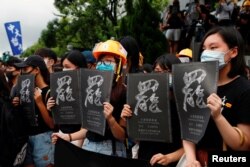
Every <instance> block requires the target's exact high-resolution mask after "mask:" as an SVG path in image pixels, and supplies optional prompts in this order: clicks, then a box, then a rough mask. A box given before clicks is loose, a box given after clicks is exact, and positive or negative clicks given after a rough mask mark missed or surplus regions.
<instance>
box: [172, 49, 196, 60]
mask: <svg viewBox="0 0 250 167" xmlns="http://www.w3.org/2000/svg"><path fill="white" fill-rule="evenodd" d="M176 56H177V57H180V56H187V57H189V58H191V59H192V57H193V56H192V50H191V49H189V48H186V49H182V50H181V51H180V52H179V53H178V54H177V55H176Z"/></svg>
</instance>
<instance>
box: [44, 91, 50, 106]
mask: <svg viewBox="0 0 250 167" xmlns="http://www.w3.org/2000/svg"><path fill="white" fill-rule="evenodd" d="M49 93H50V89H49V90H48V91H47V93H46V95H45V103H47V101H48V98H49V97H48V96H49Z"/></svg>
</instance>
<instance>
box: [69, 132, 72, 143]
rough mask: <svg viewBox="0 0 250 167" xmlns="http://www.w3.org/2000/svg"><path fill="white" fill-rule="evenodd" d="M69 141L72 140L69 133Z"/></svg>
mask: <svg viewBox="0 0 250 167" xmlns="http://www.w3.org/2000/svg"><path fill="white" fill-rule="evenodd" d="M69 141H70V142H71V141H72V137H71V134H70V133H69Z"/></svg>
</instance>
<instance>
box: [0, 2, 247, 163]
mask: <svg viewBox="0 0 250 167" xmlns="http://www.w3.org/2000/svg"><path fill="white" fill-rule="evenodd" d="M225 5H232V7H234V5H235V4H234V3H233V1H223V0H220V1H219V2H218V7H217V8H218V9H217V10H216V15H218V16H213V15H211V14H210V12H211V11H210V9H209V8H208V7H207V6H205V5H201V4H200V3H199V1H197V0H195V1H194V2H193V3H190V4H189V8H188V9H189V10H187V11H185V12H181V11H180V8H179V1H174V2H173V5H170V6H169V7H168V10H167V12H165V13H164V17H163V22H162V23H161V24H160V29H161V31H162V32H163V33H164V34H165V35H166V39H167V42H168V44H169V47H170V48H169V51H166V54H163V55H158V57H157V59H156V60H155V62H154V63H153V64H148V63H142V60H143V56H142V54H141V52H140V48H139V45H138V44H137V41H136V40H135V39H134V38H133V37H131V36H125V37H121V38H119V39H117V40H114V39H112V40H107V41H103V42H100V43H98V44H96V46H95V47H94V48H93V49H92V50H84V51H79V50H70V51H68V52H67V53H65V54H64V55H62V58H60V61H59V59H58V56H57V55H56V53H55V52H54V51H53V50H52V49H49V48H39V49H38V50H36V51H35V52H34V55H30V56H29V57H28V58H27V59H25V60H22V59H20V58H18V57H15V56H11V55H7V56H6V55H5V57H4V58H2V59H1V69H0V107H1V108H0V112H1V113H0V167H11V166H15V167H34V166H36V167H52V166H54V147H55V145H54V144H55V143H56V142H57V140H58V138H61V139H63V140H66V141H68V142H71V143H72V144H74V145H76V146H77V147H80V148H82V149H85V150H88V151H92V152H96V153H100V154H105V155H110V156H119V157H124V158H138V159H143V160H147V161H148V162H149V163H150V164H151V165H152V166H153V165H155V164H159V165H163V166H176V165H177V163H178V162H179V160H180V159H181V158H183V157H184V155H185V157H186V161H185V166H186V167H191V166H195V167H196V166H197V167H200V166H206V165H207V161H208V160H207V159H206V158H205V159H204V157H203V159H201V158H200V155H199V154H198V153H200V152H201V151H208V150H215V151H222V150H225V149H227V150H231V151H232V150H234V151H242V150H245V151H250V131H249V129H250V111H249V108H250V106H249V104H250V103H249V99H250V83H249V80H248V79H249V67H248V66H247V65H246V62H245V59H244V55H246V54H247V53H248V52H247V51H244V50H243V48H244V47H246V48H248V49H249V44H250V43H249V39H250V37H249V33H250V29H249V18H250V13H249V12H250V9H249V7H250V4H249V5H248V4H245V6H244V8H242V9H241V10H239V12H238V14H237V17H236V18H235V19H232V17H231V14H232V13H231V14H229V13H230V12H229V13H228V12H224V14H220V13H221V12H222V11H223V10H226V9H227V8H225V9H223V7H224V6H225ZM219 8H221V9H219ZM228 8H229V7H228ZM230 9H231V7H230ZM232 11H233V9H232V10H231V12H232ZM226 14H228V17H226V16H225V15H226ZM222 15H223V16H222ZM192 39H195V41H196V42H200V43H201V48H200V51H199V57H198V61H201V62H206V61H211V60H217V61H218V62H219V78H218V83H217V86H218V91H217V93H213V94H211V95H210V96H209V97H208V98H207V100H206V102H207V107H208V108H209V109H210V110H211V118H210V121H209V124H208V128H207V130H206V134H205V136H204V137H203V139H202V140H201V141H200V142H199V143H198V144H197V145H195V144H194V143H192V142H190V141H187V140H183V139H182V138H181V130H180V123H179V118H178V114H177V108H176V102H175V98H174V91H173V88H172V87H173V83H172V75H171V74H172V65H173V64H179V63H190V62H193V61H194V60H193V57H192V56H193V54H192V50H191V48H190V42H191V40H192ZM167 52H169V53H167ZM60 57H61V56H60ZM58 62H59V63H58ZM80 68H88V69H96V70H100V71H105V70H106V71H107V70H108V71H113V73H114V76H113V81H112V83H113V84H112V91H111V97H110V102H108V101H107V102H104V103H103V114H104V116H105V119H106V122H107V127H106V129H105V134H104V136H102V135H100V134H97V133H95V132H92V131H89V130H88V129H85V128H83V127H81V125H80V124H75V125H65V124H61V125H57V124H55V123H54V121H53V115H52V113H51V109H52V108H53V106H55V99H53V97H50V85H51V84H53V83H50V75H51V73H55V72H58V71H68V70H78V69H80ZM152 72H153V73H168V74H169V75H168V76H169V86H170V93H169V100H170V111H171V120H172V122H171V126H172V127H174V130H173V134H172V135H173V143H162V142H151V141H134V140H132V139H131V138H129V136H128V135H127V129H126V128H127V127H126V125H127V119H129V118H130V117H132V116H133V112H132V109H131V107H130V106H129V104H127V103H126V90H127V87H126V84H127V75H128V74H131V73H145V75H147V73H152ZM27 74H32V75H34V76H35V79H34V80H35V81H34V83H35V88H34V97H33V98H34V100H35V109H34V111H35V112H34V113H35V114H36V118H37V119H36V120H35V122H33V125H32V126H31V125H30V124H28V122H27V120H26V118H25V117H24V114H22V112H21V111H22V104H21V103H20V98H19V97H18V87H17V83H18V77H20V76H22V75H27ZM235 90H237V91H235ZM225 97H227V98H228V99H227V100H229V101H230V103H231V106H224V105H222V104H223V103H224V101H223V98H225ZM203 155H204V154H203Z"/></svg>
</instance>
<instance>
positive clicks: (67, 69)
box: [62, 68, 74, 71]
mask: <svg viewBox="0 0 250 167" xmlns="http://www.w3.org/2000/svg"><path fill="white" fill-rule="evenodd" d="M62 70H63V71H71V70H74V69H72V68H63V69H62Z"/></svg>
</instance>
